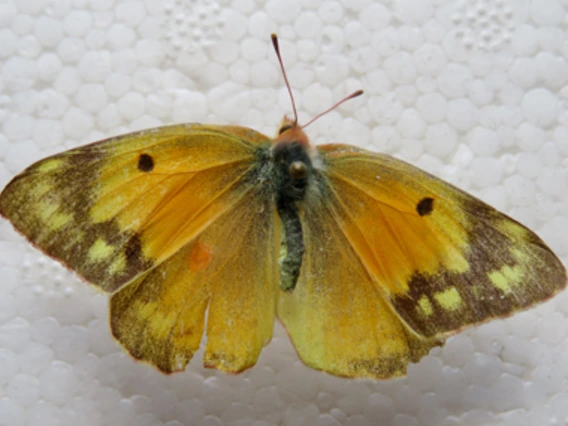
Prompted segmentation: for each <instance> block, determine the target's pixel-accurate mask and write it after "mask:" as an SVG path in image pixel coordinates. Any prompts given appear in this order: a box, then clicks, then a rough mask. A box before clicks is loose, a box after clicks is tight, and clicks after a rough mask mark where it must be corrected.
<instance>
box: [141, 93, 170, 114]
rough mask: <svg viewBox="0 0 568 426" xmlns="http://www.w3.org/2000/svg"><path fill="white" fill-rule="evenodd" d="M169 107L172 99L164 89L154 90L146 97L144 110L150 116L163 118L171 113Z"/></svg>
mask: <svg viewBox="0 0 568 426" xmlns="http://www.w3.org/2000/svg"><path fill="white" fill-rule="evenodd" d="M171 109H172V99H171V97H170V96H169V95H168V94H167V93H166V92H164V91H156V92H153V93H150V94H149V95H148V96H147V97H146V111H147V112H148V114H150V115H152V116H155V117H158V118H165V117H167V116H168V115H169V114H170V113H171Z"/></svg>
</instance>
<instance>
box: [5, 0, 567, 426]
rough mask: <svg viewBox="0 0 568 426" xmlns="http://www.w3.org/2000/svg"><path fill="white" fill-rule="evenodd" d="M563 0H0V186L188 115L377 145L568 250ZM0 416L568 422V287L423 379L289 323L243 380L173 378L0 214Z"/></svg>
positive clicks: (83, 420)
mask: <svg viewBox="0 0 568 426" xmlns="http://www.w3.org/2000/svg"><path fill="white" fill-rule="evenodd" d="M566 10H568V1H566V0H563V1H561V0H533V1H529V0H514V1H505V0H476V1H474V0H463V1H450V0H447V1H446V0H432V1H428V0H390V1H383V2H378V1H371V0H353V1H348V0H345V1H329V0H327V1H326V0H322V1H318V0H303V1H302V0H296V1H293V0H292V1H291V0H273V1H268V2H265V3H263V2H260V1H256V2H255V1H254V0H234V1H232V2H231V1H219V2H214V1H198V0H194V1H189V0H185V1H184V0H176V1H173V0H165V1H160V0H146V1H134V0H133V1H118V0H116V1H115V0H3V1H1V2H0V129H1V134H0V160H1V162H0V187H3V186H4V184H6V183H7V182H8V180H9V179H10V178H11V177H12V176H13V175H15V174H16V173H17V172H19V171H20V170H21V169H23V168H24V167H25V166H27V165H29V164H30V163H32V162H33V161H36V160H38V159H40V158H41V157H43V156H45V155H47V154H52V153H55V152H58V151H61V150H63V149H66V148H70V147H75V146H78V145H81V144H83V143H86V142H91V141H94V140H97V139H100V138H102V137H105V136H113V135H117V134H119V133H123V132H126V131H129V130H135V129H140V128H144V127H151V126H158V125H161V124H166V123H173V122H184V121H186V122H190V121H202V122H212V123H222V124H226V123H233V124H242V125H246V126H251V127H254V128H255V129H257V130H260V131H264V132H266V133H267V134H269V135H272V134H274V132H275V131H276V129H277V127H278V124H279V123H280V119H281V117H282V115H283V114H284V113H289V112H290V104H289V100H288V97H287V94H286V92H285V89H284V88H283V84H282V78H281V76H280V72H279V70H278V68H277V62H276V59H275V56H274V54H273V52H272V50H271V46H270V41H269V34H270V33H271V32H277V33H278V34H279V35H280V38H281V46H282V50H283V56H284V62H285V63H286V67H287V69H288V72H289V77H290V80H291V84H292V86H293V88H294V92H295V94H296V96H297V102H298V107H299V110H300V115H301V121H304V122H305V120H306V119H307V118H309V117H311V116H313V115H314V114H316V113H318V112H320V111H321V110H322V109H325V108H326V107H328V106H330V105H331V103H332V102H334V101H336V100H338V99H339V98H340V97H342V96H343V95H345V94H347V93H349V92H351V91H353V90H355V89H358V88H363V89H364V90H365V91H366V94H365V95H364V96H363V97H361V98H359V99H357V100H355V101H351V102H350V103H349V104H348V105H345V106H344V107H342V108H340V109H339V110H337V111H335V112H333V113H331V114H330V115H328V116H327V117H325V118H322V119H321V120H320V121H319V122H317V123H315V124H314V125H313V126H311V127H310V128H309V131H308V133H309V135H310V136H311V137H312V140H314V141H317V142H345V143H351V144H357V145H362V146H366V147H370V148H372V149H376V150H382V151H385V152H388V153H392V154H394V155H396V156H399V157H401V158H403V159H405V160H407V161H409V162H411V163H414V164H416V165H419V166H421V167H423V168H425V169H427V170H429V171H431V172H433V173H435V174H437V175H439V176H441V177H443V178H445V179H447V180H449V181H451V182H453V183H455V184H457V185H458V186H460V187H461V188H463V189H465V190H468V191H471V192H472V193H474V194H476V195H478V196H480V197H481V198H482V199H484V200H486V201H488V202H490V203H491V204H493V205H495V206H496V207H498V208H500V209H501V210H503V211H505V212H507V213H509V214H511V215H512V216H513V217H515V218H517V219H519V220H521V221H522V222H523V223H525V224H526V225H528V226H530V227H532V228H533V229H534V230H536V231H537V232H538V233H539V234H540V235H541V236H542V237H543V238H544V239H545V240H546V241H547V242H548V243H549V244H550V245H551V247H552V248H553V249H554V250H555V251H556V252H557V254H558V255H559V256H561V257H562V258H563V260H564V261H565V262H566V260H567V255H568V158H567V157H568V127H567V126H568V85H567V84H568V62H567V61H568V37H567V19H566ZM0 282H1V284H0V424H5V425H10V426H14V425H23V424H26V425H27V424H29V425H42V426H44V425H79V424H80V425H159V424H167V425H168V426H176V425H207V426H215V425H221V424H227V425H242V426H245V425H253V424H254V425H255V426H269V425H273V424H277V425H290V426H296V425H318V426H336V425H348V426H364V425H368V426H374V425H381V426H383V425H395V426H406V425H409V426H410V425H436V426H438V425H442V426H453V425H462V424H463V425H496V424H499V425H536V426H542V425H548V424H550V425H553V424H554V425H566V424H568V320H567V318H566V317H567V315H568V296H567V295H566V294H561V295H559V296H558V297H556V298H555V299H553V300H552V301H550V302H548V303H546V304H544V305H542V306H539V307H538V308H536V309H532V310H530V311H528V312H525V313H522V314H519V315H516V316H515V317H513V318H510V319H508V320H505V321H502V320H498V321H493V322H491V323H489V324H487V325H484V326H482V327H479V328H475V329H472V330H468V331H466V332H464V333H462V334H460V335H458V336H456V337H454V338H452V339H450V341H449V342H448V343H447V345H446V346H445V347H444V348H443V349H436V350H435V351H433V352H432V353H431V354H430V355H429V356H428V357H426V358H424V359H423V360H422V361H421V362H420V363H419V364H416V365H412V366H410V368H409V372H408V373H409V374H408V377H406V378H402V379H397V380H391V381H384V382H373V381H350V380H343V379H338V378H335V377H331V376H328V375H326V374H324V373H320V372H315V371H311V370H309V369H308V368H306V367H304V366H303V365H301V363H300V362H299V361H298V359H297V357H296V354H295V352H294V350H293V348H292V346H291V344H290V342H289V341H288V339H287V337H286V336H285V333H284V332H283V330H282V329H281V328H280V327H279V326H278V327H277V328H276V335H275V338H274V340H273V342H272V343H271V344H270V345H269V346H268V347H267V348H266V349H265V350H264V352H263V354H262V356H261V358H260V360H259V363H258V365H257V366H256V367H254V368H253V369H251V370H249V371H247V372H245V373H244V374H241V375H239V376H233V377H231V376H225V375H223V374H222V373H217V372H215V371H209V370H204V369H203V368H202V367H201V359H200V358H201V353H199V354H198V355H197V356H196V358H195V359H194V361H193V362H192V363H191V364H190V366H189V367H188V371H187V372H185V373H181V374H177V375H174V376H171V377H166V376H162V375H161V374H159V373H157V372H156V371H154V370H153V369H152V368H150V367H148V366H147V365H144V364H139V363H136V362H135V361H133V360H132V359H131V358H129V357H128V356H127V355H125V354H124V353H123V352H122V351H121V350H120V348H119V347H118V346H117V344H115V343H114V341H113V340H112V338H111V336H110V333H109V329H108V324H107V300H106V297H104V296H102V295H99V294H97V293H96V292H95V291H94V290H92V289H91V288H90V287H89V286H87V285H85V284H84V283H81V282H80V281H79V280H78V279H77V278H76V277H75V276H73V275H72V274H71V273H69V272H67V271H65V270H64V269H63V268H62V267H60V266H59V265H58V264H55V263H54V262H53V261H51V260H50V259H48V258H47V257H45V256H42V255H41V254H40V253H39V252H38V251H36V250H34V249H33V248H32V247H31V246H29V245H28V244H27V243H25V242H24V240H23V238H21V237H20V236H18V235H17V234H16V233H15V232H14V231H13V229H12V227H11V226H10V225H9V224H8V222H7V221H1V223H0Z"/></svg>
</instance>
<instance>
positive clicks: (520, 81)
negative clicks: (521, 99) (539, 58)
mask: <svg viewBox="0 0 568 426" xmlns="http://www.w3.org/2000/svg"><path fill="white" fill-rule="evenodd" d="M537 72H538V68H537V63H536V61H535V60H534V59H533V58H525V57H521V58H518V59H516V60H515V62H514V63H513V64H512V65H511V69H510V70H509V77H510V78H511V81H512V82H513V83H515V84H516V85H518V86H520V87H522V88H524V89H528V88H531V87H533V86H534V85H535V83H536V81H537V78H538V74H537Z"/></svg>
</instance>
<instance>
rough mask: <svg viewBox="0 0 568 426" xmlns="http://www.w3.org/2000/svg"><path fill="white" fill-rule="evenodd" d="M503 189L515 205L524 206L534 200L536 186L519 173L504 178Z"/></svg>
mask: <svg viewBox="0 0 568 426" xmlns="http://www.w3.org/2000/svg"><path fill="white" fill-rule="evenodd" d="M505 189H506V190H507V194H508V196H509V200H510V201H511V203H512V204H513V205H515V206H526V205H529V204H531V203H532V202H533V201H534V197H535V191H536V187H535V184H534V182H533V181H532V180H530V179H527V178H526V177H523V176H521V175H513V176H510V177H508V178H507V179H505Z"/></svg>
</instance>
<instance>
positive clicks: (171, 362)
mask: <svg viewBox="0 0 568 426" xmlns="http://www.w3.org/2000/svg"><path fill="white" fill-rule="evenodd" d="M270 201H271V200H270V199H267V198H263V197H262V194H261V193H258V192H256V193H255V194H254V195H252V194H251V196H250V197H246V198H243V199H242V200H241V201H239V202H238V203H236V204H235V205H234V207H233V208H232V209H230V210H229V211H227V212H226V213H225V214H224V215H222V216H220V217H219V218H218V219H217V220H215V221H214V222H213V223H211V224H210V225H209V226H208V227H207V228H206V229H205V230H204V231H203V232H201V233H200V234H199V235H198V236H197V237H196V238H195V239H194V240H193V241H192V242H190V243H189V244H187V245H186V246H185V247H183V248H182V249H180V250H179V251H178V252H177V253H176V254H175V255H174V256H172V257H171V258H170V259H168V260H167V261H166V262H163V263H162V264H161V265H159V266H158V267H156V268H154V269H153V270H152V271H150V272H149V273H148V274H146V275H145V276H142V277H140V278H138V279H137V280H136V281H135V282H133V283H131V284H129V285H128V286H126V287H125V288H124V289H122V290H120V291H118V292H117V293H115V294H114V295H113V296H112V298H111V312H110V316H111V328H112V331H113V334H114V336H115V337H116V338H117V339H118V341H119V342H120V343H121V344H122V345H123V346H124V347H125V348H126V349H127V350H128V351H129V352H130V353H131V354H132V355H133V356H134V357H135V358H137V359H141V360H144V361H147V362H150V363H151V364H153V365H156V366H157V367H158V368H159V369H160V370H162V371H164V372H167V373H171V372H173V371H179V370H183V369H184V368H185V366H186V364H187V363H188V362H189V361H190V359H191V358H192V356H193V354H194V353H195V351H197V349H198V348H199V345H200V342H201V338H202V335H203V332H204V330H206V335H207V345H206V348H205V355H204V364H205V365H206V366H208V367H214V368H217V369H219V370H223V371H227V372H232V373H236V372H239V371H242V370H244V369H246V368H248V367H250V366H252V365H254V364H255V363H256V360H257V358H258V356H259V354H260V351H261V349H262V348H263V346H264V345H265V344H266V343H267V342H268V341H269V340H270V339H271V336H272V328H273V324H274V312H275V303H276V296H277V289H278V275H277V274H278V267H277V264H276V258H277V255H276V250H277V247H276V246H275V245H274V241H275V235H274V230H275V227H274V221H275V220H276V217H275V216H274V213H273V211H272V209H271V208H270ZM207 308H208V313H207V324H206V325H205V311H206V309H207Z"/></svg>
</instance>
